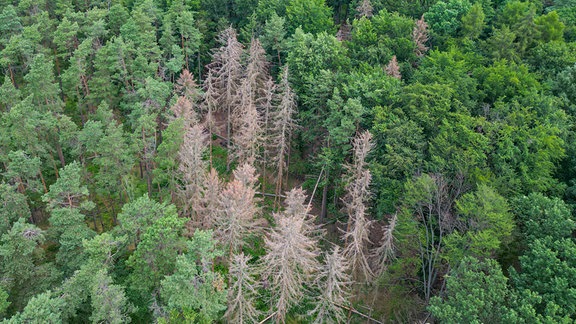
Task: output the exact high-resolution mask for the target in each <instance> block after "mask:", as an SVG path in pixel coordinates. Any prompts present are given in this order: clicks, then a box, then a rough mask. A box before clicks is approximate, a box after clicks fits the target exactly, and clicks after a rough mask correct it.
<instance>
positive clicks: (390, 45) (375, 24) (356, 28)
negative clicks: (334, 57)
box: [348, 10, 415, 65]
mask: <svg viewBox="0 0 576 324" xmlns="http://www.w3.org/2000/svg"><path fill="white" fill-rule="evenodd" d="M413 28H414V21H413V20H412V19H409V18H407V17H404V16H401V15H399V14H398V13H395V12H388V11H386V10H382V11H380V12H379V13H378V15H376V16H374V17H372V18H371V19H366V18H361V19H360V20H355V21H354V22H353V30H352V34H351V40H350V42H349V43H348V47H349V48H350V54H351V57H352V58H353V59H354V62H355V63H356V64H361V63H368V64H382V65H384V64H387V63H388V62H389V61H390V59H391V58H392V56H393V55H396V57H397V58H398V60H399V61H401V62H402V61H408V60H409V61H414V60H415V57H414V47H415V45H414V42H413V40H412V30H413Z"/></svg>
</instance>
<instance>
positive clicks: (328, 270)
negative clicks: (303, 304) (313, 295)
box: [313, 246, 351, 323]
mask: <svg viewBox="0 0 576 324" xmlns="http://www.w3.org/2000/svg"><path fill="white" fill-rule="evenodd" d="M348 266H349V264H348V261H347V260H346V258H345V257H344V255H343V254H342V253H341V252H340V247H339V246H334V248H333V249H332V252H331V253H328V252H326V253H325V254H324V264H322V269H321V270H320V272H319V274H318V277H319V280H318V290H319V291H320V296H318V298H317V305H316V308H315V309H314V310H313V313H314V314H315V316H316V319H315V321H314V322H315V323H342V322H345V321H346V314H345V312H344V309H343V308H342V306H346V304H347V303H348V298H349V292H348V288H349V285H350V283H351V277H350V275H349V274H348Z"/></svg>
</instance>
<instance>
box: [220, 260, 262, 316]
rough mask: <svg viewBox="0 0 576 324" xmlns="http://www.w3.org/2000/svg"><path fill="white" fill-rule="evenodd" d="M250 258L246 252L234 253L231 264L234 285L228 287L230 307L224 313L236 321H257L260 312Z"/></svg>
mask: <svg viewBox="0 0 576 324" xmlns="http://www.w3.org/2000/svg"><path fill="white" fill-rule="evenodd" d="M248 261H250V258H249V257H248V256H246V255H244V253H240V254H238V255H234V258H233V260H232V263H231V264H230V276H231V278H232V282H233V283H232V285H231V287H230V288H228V309H227V310H226V314H225V315H224V316H225V317H226V319H227V320H228V321H232V322H234V323H245V322H248V323H251V322H257V320H258V315H259V314H260V312H259V311H258V310H257V309H256V308H255V307H254V301H255V300H254V298H255V297H256V296H257V291H256V285H255V282H254V278H253V277H252V269H251V266H250V265H249V264H248Z"/></svg>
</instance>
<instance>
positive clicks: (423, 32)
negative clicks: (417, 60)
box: [412, 15, 428, 57]
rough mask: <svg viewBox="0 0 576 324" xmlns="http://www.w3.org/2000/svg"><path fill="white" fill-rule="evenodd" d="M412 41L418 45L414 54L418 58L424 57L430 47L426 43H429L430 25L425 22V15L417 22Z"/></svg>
mask: <svg viewBox="0 0 576 324" xmlns="http://www.w3.org/2000/svg"><path fill="white" fill-rule="evenodd" d="M412 40H413V41H414V43H415V44H416V48H415V49H414V53H415V54H416V56H418V57H422V56H424V54H426V51H428V46H426V42H427V41H428V24H427V23H426V21H424V15H422V17H421V18H420V19H418V20H416V26H414V30H413V31H412Z"/></svg>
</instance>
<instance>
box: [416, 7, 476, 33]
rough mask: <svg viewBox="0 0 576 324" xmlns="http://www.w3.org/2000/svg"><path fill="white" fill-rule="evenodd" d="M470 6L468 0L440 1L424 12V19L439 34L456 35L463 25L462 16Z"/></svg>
mask: <svg viewBox="0 0 576 324" xmlns="http://www.w3.org/2000/svg"><path fill="white" fill-rule="evenodd" d="M470 8H471V4H470V2H468V0H448V1H446V2H445V1H438V2H436V3H435V4H434V5H433V6H432V7H430V9H428V12H426V13H425V14H424V19H426V22H427V23H428V25H429V26H430V29H432V31H434V33H436V34H437V35H442V36H456V33H457V32H458V30H459V29H460V27H461V21H462V16H463V15H464V14H466V13H467V12H468V11H469V10H470Z"/></svg>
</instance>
